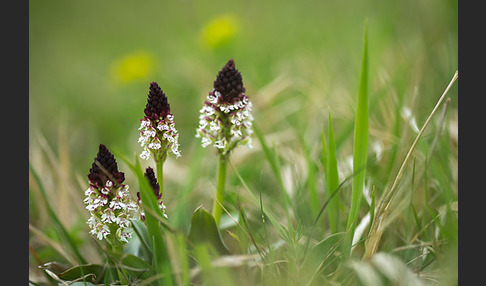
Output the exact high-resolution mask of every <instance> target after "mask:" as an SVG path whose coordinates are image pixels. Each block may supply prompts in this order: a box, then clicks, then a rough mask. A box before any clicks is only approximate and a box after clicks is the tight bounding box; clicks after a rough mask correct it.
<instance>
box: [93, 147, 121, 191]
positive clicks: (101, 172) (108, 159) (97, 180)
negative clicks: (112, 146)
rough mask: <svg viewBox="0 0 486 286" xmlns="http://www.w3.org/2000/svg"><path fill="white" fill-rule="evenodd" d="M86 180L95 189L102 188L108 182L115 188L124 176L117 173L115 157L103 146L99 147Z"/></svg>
mask: <svg viewBox="0 0 486 286" xmlns="http://www.w3.org/2000/svg"><path fill="white" fill-rule="evenodd" d="M88 179H89V181H90V184H92V185H93V186H94V187H96V188H101V187H103V186H104V185H105V184H106V181H108V180H111V181H112V182H113V183H114V184H115V186H118V185H120V184H121V183H123V181H125V175H124V174H123V173H122V172H119V171H118V166H117V164H116V161H115V157H114V156H113V154H111V152H110V151H109V150H108V149H107V148H106V146H105V145H103V144H100V146H99V151H98V154H97V155H96V158H95V159H94V162H93V164H92V166H91V169H90V170H89V174H88Z"/></svg>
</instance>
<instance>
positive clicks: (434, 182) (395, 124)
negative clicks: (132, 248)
mask: <svg viewBox="0 0 486 286" xmlns="http://www.w3.org/2000/svg"><path fill="white" fill-rule="evenodd" d="M212 3H213V4H212V5H207V3H203V2H197V1H171V2H168V1H167V2H166V3H165V2H164V3H162V2H160V1H143V2H133V1H126V0H122V1H113V0H110V1H93V0H88V1H60V0H55V1H48V2H43V1H31V2H30V6H29V10H30V11H29V28H30V31H29V60H30V61H29V91H30V94H29V134H30V135H31V136H30V137H29V155H30V162H31V164H32V166H33V167H34V168H35V170H36V172H37V174H38V175H39V177H40V178H41V180H42V182H43V183H44V187H45V191H46V193H47V196H48V197H50V198H51V199H52V208H53V210H54V212H56V214H57V215H58V216H59V220H60V222H61V223H62V224H63V225H64V227H65V228H66V230H67V232H68V233H69V234H70V235H71V238H72V240H73V243H74V244H75V245H76V246H78V247H79V250H80V251H81V253H82V254H83V256H84V257H85V258H86V260H88V261H89V262H93V263H95V262H98V261H99V260H100V254H99V253H98V252H97V249H96V247H95V244H93V243H91V242H92V241H91V238H90V237H89V235H88V233H87V229H86V226H85V224H84V222H85V220H86V216H87V213H84V209H83V208H84V206H83V205H82V195H83V193H84V191H85V189H86V188H87V178H86V175H87V173H88V171H89V168H90V166H91V163H92V160H93V158H94V156H95V154H96V149H97V146H98V145H99V144H100V143H103V144H106V145H107V146H110V148H113V149H116V150H119V153H120V154H124V155H125V156H126V157H127V158H132V157H133V153H134V152H137V153H139V152H140V151H141V149H140V147H139V146H138V144H137V139H138V130H137V129H138V127H139V120H140V119H141V117H142V116H143V108H144V107H145V103H146V96H147V93H148V87H149V83H150V82H151V81H157V82H158V83H159V84H160V85H161V87H162V89H163V90H164V92H165V93H166V94H167V96H168V100H169V103H170V106H171V112H172V113H173V114H174V115H175V122H176V128H177V129H178V130H179V133H180V143H181V148H180V149H181V153H182V157H181V158H179V159H177V160H175V159H173V158H169V159H168V160H167V162H166V164H165V167H164V179H165V180H164V186H165V188H164V198H165V204H166V205H167V212H168V214H169V221H170V222H171V223H172V224H173V226H175V227H178V228H180V229H182V230H185V231H187V229H188V227H189V223H190V214H191V213H192V211H193V210H194V209H195V208H196V207H197V206H199V205H200V204H203V205H204V206H206V207H209V206H210V204H211V202H212V198H213V197H214V191H213V189H214V185H215V183H216V182H215V179H214V178H215V170H216V162H217V160H215V157H216V156H215V153H213V152H211V150H209V149H208V150H206V149H204V150H201V147H200V146H199V145H198V142H197V140H196V138H194V134H195V129H196V127H197V124H198V116H199V113H198V112H199V109H200V107H201V104H202V103H203V101H204V98H205V96H206V95H207V93H208V92H209V91H210V90H211V88H212V83H213V81H214V79H215V77H216V74H217V71H218V70H219V69H220V68H221V67H222V65H223V64H224V63H225V62H226V61H227V60H228V59H229V58H233V59H234V60H235V63H236V66H237V68H238V69H239V71H240V72H241V73H242V75H243V81H244V84H245V87H246V94H247V95H248V96H249V97H250V99H251V100H252V102H253V104H254V112H253V115H254V117H255V124H256V126H258V128H259V131H260V133H259V134H257V135H260V136H261V139H262V140H264V141H262V140H260V141H261V142H266V144H267V146H268V148H267V149H266V151H265V150H264V149H262V145H261V144H259V140H258V138H257V136H254V138H253V140H254V141H253V142H254V145H255V148H254V149H253V150H249V149H245V148H240V149H238V150H236V151H235V153H234V154H232V160H231V162H230V163H231V166H232V168H228V178H227V179H228V181H227V189H228V191H227V192H226V198H225V202H226V204H227V205H226V207H227V208H228V211H230V212H233V213H234V212H236V213H240V212H241V213H243V211H242V210H240V209H238V206H240V207H241V208H243V209H244V214H245V216H247V219H248V227H247V228H246V231H248V232H249V234H251V235H252V236H254V237H255V239H256V242H257V244H258V245H259V246H262V247H267V248H268V249H269V251H270V252H269V254H268V259H269V261H270V262H271V263H270V265H267V266H265V267H263V269H264V270H265V271H266V273H268V275H269V276H267V277H265V278H264V282H268V281H273V282H274V284H278V283H279V282H282V283H284V282H285V283H289V282H291V280H288V281H286V280H285V279H286V278H288V277H293V278H295V279H297V278H296V277H297V276H291V274H292V273H297V272H296V271H297V269H292V268H291V267H289V268H287V267H286V266H284V265H286V264H285V263H288V261H299V260H298V259H299V258H302V257H304V256H303V253H305V251H303V250H302V245H301V244H302V241H303V240H304V239H302V240H300V241H293V242H292V240H291V239H290V238H291V237H292V235H291V234H294V235H295V234H299V233H304V234H305V235H304V238H305V239H309V240H310V241H311V242H310V246H313V245H315V247H316V248H318V245H321V246H322V245H324V246H326V247H327V246H328V245H327V244H326V243H324V242H325V241H330V240H325V238H328V237H329V235H330V234H331V233H332V232H331V229H330V225H329V218H328V217H326V216H327V210H325V211H324V213H323V216H322V217H321V218H320V220H319V222H318V223H317V226H312V225H313V223H314V220H315V216H313V213H312V211H311V210H310V204H309V191H308V188H309V187H311V188H315V190H317V197H318V198H319V199H320V204H321V205H322V203H323V202H325V200H326V199H327V195H325V194H324V188H325V185H326V183H325V176H324V177H323V174H324V175H325V171H326V170H325V169H326V166H321V165H320V158H321V156H322V155H321V153H320V152H322V150H321V149H322V140H321V137H320V136H321V131H322V130H323V127H324V126H328V124H329V120H330V116H329V115H328V114H329V110H330V111H331V112H332V128H333V130H332V131H333V133H334V134H333V135H334V139H335V140H334V143H335V146H334V147H335V148H333V149H334V150H335V153H336V160H337V161H336V164H337V167H338V169H339V170H338V172H337V173H338V174H339V182H340V183H342V182H343V181H345V179H346V178H348V177H349V176H350V175H351V174H352V168H351V167H350V166H349V164H348V162H349V160H348V158H352V155H353V154H352V153H353V151H352V150H353V143H352V142H353V140H352V138H353V127H354V118H355V112H356V103H357V94H358V88H359V73H360V65H361V55H362V39H363V37H362V36H363V35H362V31H363V22H364V19H365V18H367V19H368V33H369V34H368V45H369V46H368V54H369V63H368V64H369V71H368V81H369V144H368V147H369V148H368V152H369V154H368V166H367V170H366V178H365V182H368V183H369V184H370V186H369V189H370V190H371V186H373V189H375V191H376V193H375V196H376V201H377V202H378V200H379V198H380V197H381V195H382V194H383V191H384V190H385V188H386V186H389V184H390V183H391V182H392V181H393V179H394V176H396V174H397V171H398V168H399V167H400V164H401V163H402V161H403V158H404V156H405V154H406V152H407V150H408V148H409V147H410V144H411V142H412V141H413V138H415V135H416V133H414V130H413V129H412V128H411V127H410V120H411V118H414V120H415V121H416V122H417V124H418V126H421V124H423V122H424V121H425V119H426V118H427V116H428V115H429V113H430V111H431V110H432V108H433V106H434V105H435V103H436V101H437V99H438V97H439V96H440V93H441V92H442V91H443V90H444V87H445V86H446V85H447V83H448V82H449V80H450V78H451V76H452V74H453V73H454V71H455V70H456V69H457V66H458V59H457V1H439V0H433V1H418V0H413V1H406V2H391V1H388V2H387V1H385V2H383V1H378V0H371V1H365V2H362V1H355V2H354V3H349V2H343V1H320V2H318V1H307V0H304V1H293V2H290V3H285V4H282V3H281V2H278V1H260V2H251V3H249V2H243V1H239V2H236V1H234V2H227V1H226V2H225V1H214V2H212ZM218 27H219V28H218ZM211 31H212V32H211ZM449 94H450V103H449V105H448V109H447V113H445V115H444V117H443V119H442V120H439V117H437V118H434V119H435V120H433V121H432V122H431V124H430V126H429V127H428V129H427V131H426V132H425V134H424V135H423V138H422V139H421V141H420V142H419V144H418V145H417V148H416V151H415V153H414V158H413V169H412V168H411V167H410V168H408V169H407V170H406V172H405V173H404V177H403V179H402V184H400V186H399V187H398V188H399V190H400V192H399V194H400V195H399V197H398V198H396V201H395V203H394V209H395V210H396V211H394V212H393V214H392V215H391V216H393V217H394V224H395V225H396V227H394V228H390V229H389V230H387V231H386V232H385V233H384V235H383V238H382V243H381V244H380V249H381V250H383V251H384V252H387V253H388V254H390V253H391V254H393V255H396V256H398V257H400V259H401V260H402V261H403V262H404V263H405V264H406V265H407V266H408V268H409V270H410V271H416V272H417V273H419V272H420V273H426V274H424V275H425V276H426V277H427V278H428V279H431V280H440V279H441V278H440V277H438V276H439V275H440V274H443V275H445V274H447V273H449V274H448V275H451V276H452V281H454V271H455V270H456V269H457V264H455V263H456V262H455V260H456V258H457V219H456V218H455V215H456V214H457V192H458V190H457V83H456V84H455V85H454V86H453V87H452V89H451V90H450V92H449ZM406 109H408V110H410V111H411V115H410V116H411V117H408V118H407V117H403V116H402V113H403V111H404V110H406ZM439 129H441V130H442V132H438V130H439ZM436 138H437V140H435V139H436ZM328 139H329V137H328ZM433 142H436V143H434V144H433ZM304 144H305V145H304ZM328 145H329V143H328ZM432 145H433V146H434V148H433V150H431V146H432ZM265 154H266V156H265ZM328 155H329V154H328ZM273 162H276V163H275V164H278V165H276V166H273V165H272V164H273ZM142 164H146V163H145V162H142ZM119 165H120V170H121V171H123V172H125V174H126V178H127V183H128V184H130V185H131V186H133V187H132V188H131V190H132V191H133V192H136V188H137V187H136V186H137V178H136V176H134V174H133V173H131V172H130V169H129V167H128V166H127V165H126V164H124V162H123V161H119ZM233 167H234V168H233ZM310 168H315V169H313V170H311V171H309V170H310ZM235 169H236V170H237V171H236V170H235ZM276 170H277V172H278V174H277V173H275V172H276ZM323 171H324V173H323ZM313 172H314V173H313ZM311 178H314V179H313V181H312V182H309V180H310V179H311ZM242 182H244V184H242ZM367 189H368V186H367V185H365V191H366V190H367ZM247 190H252V191H254V193H253V194H252V195H248V192H247ZM282 191H284V192H286V195H284V194H283V193H282ZM370 193H371V191H370ZM338 195H339V202H340V203H339V204H338V205H336V206H333V208H334V210H336V209H337V211H338V212H339V220H338V223H339V222H340V223H341V225H339V226H337V229H338V230H343V229H345V224H343V223H345V219H346V217H347V215H348V212H349V206H350V200H351V184H350V183H344V184H343V185H342V186H341V189H340V191H339V194H338ZM287 196H288V198H290V199H289V200H290V205H291V206H288V207H286V206H285V205H286V203H285V202H286V201H287V199H286V198H287ZM313 196H315V193H313ZM29 199H30V201H29V210H30V217H29V218H30V223H31V224H32V225H34V226H36V227H37V228H38V229H39V230H40V231H42V232H43V234H45V237H47V238H48V239H51V240H52V241H53V242H56V243H57V242H62V238H60V237H59V235H58V234H57V233H56V231H55V228H53V226H52V221H51V220H50V217H49V215H48V213H47V211H46V209H45V206H44V205H43V204H40V203H38V202H39V200H40V199H41V193H40V192H39V190H38V189H37V188H36V187H35V183H34V181H33V180H32V182H31V190H30V193H29ZM365 199H366V195H365ZM366 203H367V201H366V200H362V203H361V205H360V208H359V213H358V222H357V223H360V222H361V220H362V218H363V217H364V215H365V214H366V212H367V211H368V210H369V206H368V205H367V204H366ZM179 206H183V207H181V208H178V207H179ZM314 208H315V204H314ZM265 212H268V214H269V216H270V217H271V218H269V217H267V223H266V224H265V223H263V222H262V215H263V214H264V213H265ZM171 214H172V215H171ZM264 217H265V216H264ZM288 218H289V219H290V221H292V222H293V223H294V225H287V220H289V219H288ZM280 219H282V221H280ZM268 220H270V221H271V223H268ZM282 222H285V224H284V225H287V226H286V227H283V226H282V225H280V224H279V223H282ZM240 223H241V222H240ZM293 226H295V229H293V228H292V227H293ZM299 227H301V228H302V229H298V228H299ZM312 227H314V228H315V231H313V232H311V233H309V231H308V230H309V228H312ZM231 230H232V231H234V232H236V230H234V229H231ZM366 233H367V232H366V231H365V234H366ZM284 237H285V238H288V240H289V242H286V241H285V239H283V238H284ZM336 237H337V236H336ZM226 239H227V237H226ZM294 239H295V237H294ZM362 239H366V237H365V236H363V237H362ZM331 240H332V239H331ZM30 242H31V245H32V246H33V248H34V249H35V250H36V251H37V253H36V255H38V256H39V258H40V259H42V260H43V261H44V262H47V261H53V260H57V261H60V262H63V263H67V261H65V260H64V259H63V257H62V255H59V254H58V253H56V251H55V249H54V250H53V249H52V248H50V247H48V246H46V245H45V244H43V243H42V241H41V240H39V239H38V238H37V237H35V236H32V237H31V239H30ZM318 242H321V244H318ZM446 242H447V243H446ZM282 245H283V246H282ZM333 246H334V245H333ZM363 247H364V243H362V241H361V242H360V243H358V245H357V246H356V248H355V250H354V252H355V253H354V255H355V256H358V255H359V254H360V253H362V252H363ZM316 248H314V249H316ZM199 255H200V257H201V258H204V257H205V256H204V255H205V253H204V252H200V253H199ZM323 257H325V258H326V259H329V260H326V261H327V262H328V263H329V264H326V268H325V269H321V271H322V272H320V273H325V274H326V275H328V274H329V273H334V274H335V275H334V276H333V277H331V278H329V277H327V276H325V275H316V276H315V277H316V278H315V279H316V280H315V281H314V283H319V282H322V283H326V282H330V281H334V282H343V281H344V282H349V283H351V284H352V282H356V280H360V281H361V282H362V283H363V284H364V285H368V284H366V282H363V281H366V279H368V278H369V277H367V276H366V273H370V271H363V269H364V270H366V269H368V270H370V269H371V270H372V271H373V274H369V276H373V277H371V278H370V279H375V281H377V279H382V278H383V277H381V276H384V277H385V279H389V280H392V278H387V277H388V276H387V273H385V274H383V273H384V271H386V269H385V270H383V269H384V268H383V265H386V262H387V261H390V263H391V264H396V261H395V260H393V258H390V257H388V256H378V257H376V258H375V260H376V261H375V260H371V261H359V262H356V263H354V262H353V263H351V264H350V265H349V268H344V269H345V270H343V268H338V271H337V272H332V271H335V270H336V269H337V267H336V259H337V258H336V255H334V256H332V255H331V256H329V257H327V256H322V257H318V258H319V259H321V258H323ZM31 259H32V260H31V263H30V265H31V267H33V268H35V265H37V264H36V263H37V262H36V261H34V260H33V258H32V257H31ZM309 259H314V258H312V257H311V258H309ZM380 259H381V260H380ZM203 260H204V259H203ZM283 261H286V262H283ZM203 262H204V261H203ZM309 263H310V264H312V263H311V262H305V265H308V264H309ZM312 265H313V264H312ZM201 267H202V268H203V271H204V270H207V271H209V272H206V273H205V274H204V275H211V271H212V269H211V268H210V265H209V264H205V263H203V264H202V265H201ZM397 267H401V266H397ZM349 269H352V270H353V271H355V273H356V276H350V277H349V278H347V277H346V273H347V272H346V270H348V271H349ZM429 269H431V270H430V271H428V270H429ZM448 269H452V271H451V272H447V270H448ZM307 270H312V271H314V270H315V269H307ZM280 271H283V272H284V273H285V274H286V275H287V276H285V275H284V276H283V277H282V278H279V277H278V276H277V275H276V273H279V272H280ZM287 271H288V272H287ZM292 271H294V272H292ZM313 273H314V272H313ZM363 273H365V274H363ZM437 273H438V274H437ZM204 275H203V276H204ZM272 275H276V276H275V277H274V276H272ZM380 275H381V276H380ZM404 275H406V276H407V275H408V272H407V273H405V274H404ZM376 277H381V278H376ZM390 277H391V276H390ZM407 277H409V276H407ZM273 278H274V280H272V279H273ZM306 278H307V279H308V278H309V277H306ZM446 278H447V277H445V276H443V279H446ZM185 279H187V277H186V278H185ZM235 279H237V278H235ZM307 279H306V281H307ZM370 281H371V280H370ZM294 282H295V281H294ZM446 282H447V281H445V282H444V283H445V284H447V283H446ZM269 283H270V282H269ZM269 285H272V284H271V283H270V284H269ZM370 285H371V284H370Z"/></svg>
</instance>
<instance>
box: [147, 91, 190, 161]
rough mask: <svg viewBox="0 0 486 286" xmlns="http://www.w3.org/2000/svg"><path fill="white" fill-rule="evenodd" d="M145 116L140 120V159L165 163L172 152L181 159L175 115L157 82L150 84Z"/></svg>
mask: <svg viewBox="0 0 486 286" xmlns="http://www.w3.org/2000/svg"><path fill="white" fill-rule="evenodd" d="M144 114H145V116H144V117H143V118H142V119H141V120H140V128H139V129H138V130H140V137H139V139H138V143H140V146H141V147H143V152H142V153H141V154H140V158H142V159H145V160H148V159H149V158H150V157H152V156H153V157H154V160H155V161H156V162H159V161H162V162H163V161H165V159H166V158H167V155H168V152H169V151H171V152H172V153H173V154H174V155H175V156H176V158H178V157H180V156H181V154H180V151H179V133H178V132H177V129H176V128H175V123H174V115H172V114H171V113H170V105H169V102H168V101H167V97H166V95H165V93H164V92H163V91H162V89H161V88H160V86H159V85H158V84H157V83H156V82H152V83H150V88H149V94H148V98H147V105H146V106H145V110H144Z"/></svg>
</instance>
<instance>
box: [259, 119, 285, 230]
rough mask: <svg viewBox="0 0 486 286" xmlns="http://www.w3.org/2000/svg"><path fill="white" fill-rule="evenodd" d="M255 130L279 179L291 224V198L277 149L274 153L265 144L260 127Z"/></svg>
mask: <svg viewBox="0 0 486 286" xmlns="http://www.w3.org/2000/svg"><path fill="white" fill-rule="evenodd" d="M253 130H254V131H255V134H256V136H257V138H258V141H259V142H260V145H261V146H262V149H263V153H264V154H265V158H266V159H267V161H268V162H269V163H270V167H271V168H272V171H273V173H274V175H275V178H276V179H277V182H278V184H279V187H280V191H281V192H282V197H283V199H284V204H285V205H284V208H285V212H286V214H287V220H288V222H289V223H290V212H289V210H290V207H291V204H290V197H289V194H288V193H287V190H286V188H285V185H284V183H283V179H282V172H281V171H280V163H279V160H278V155H277V148H276V147H275V146H274V152H273V153H272V151H271V150H270V149H269V148H268V146H267V143H266V142H265V139H264V138H263V134H262V132H261V130H260V128H258V126H257V125H256V124H254V125H253Z"/></svg>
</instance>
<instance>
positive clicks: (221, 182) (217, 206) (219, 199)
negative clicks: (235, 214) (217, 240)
mask: <svg viewBox="0 0 486 286" xmlns="http://www.w3.org/2000/svg"><path fill="white" fill-rule="evenodd" d="M227 162H228V159H227V158H226V156H224V155H220V156H219V164H218V174H217V176H218V182H217V185H216V198H215V199H214V203H213V217H214V220H215V221H216V224H217V225H219V221H220V219H221V213H222V211H223V209H222V207H221V206H222V205H223V201H224V189H225V182H226V169H227V168H226V167H227Z"/></svg>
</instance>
